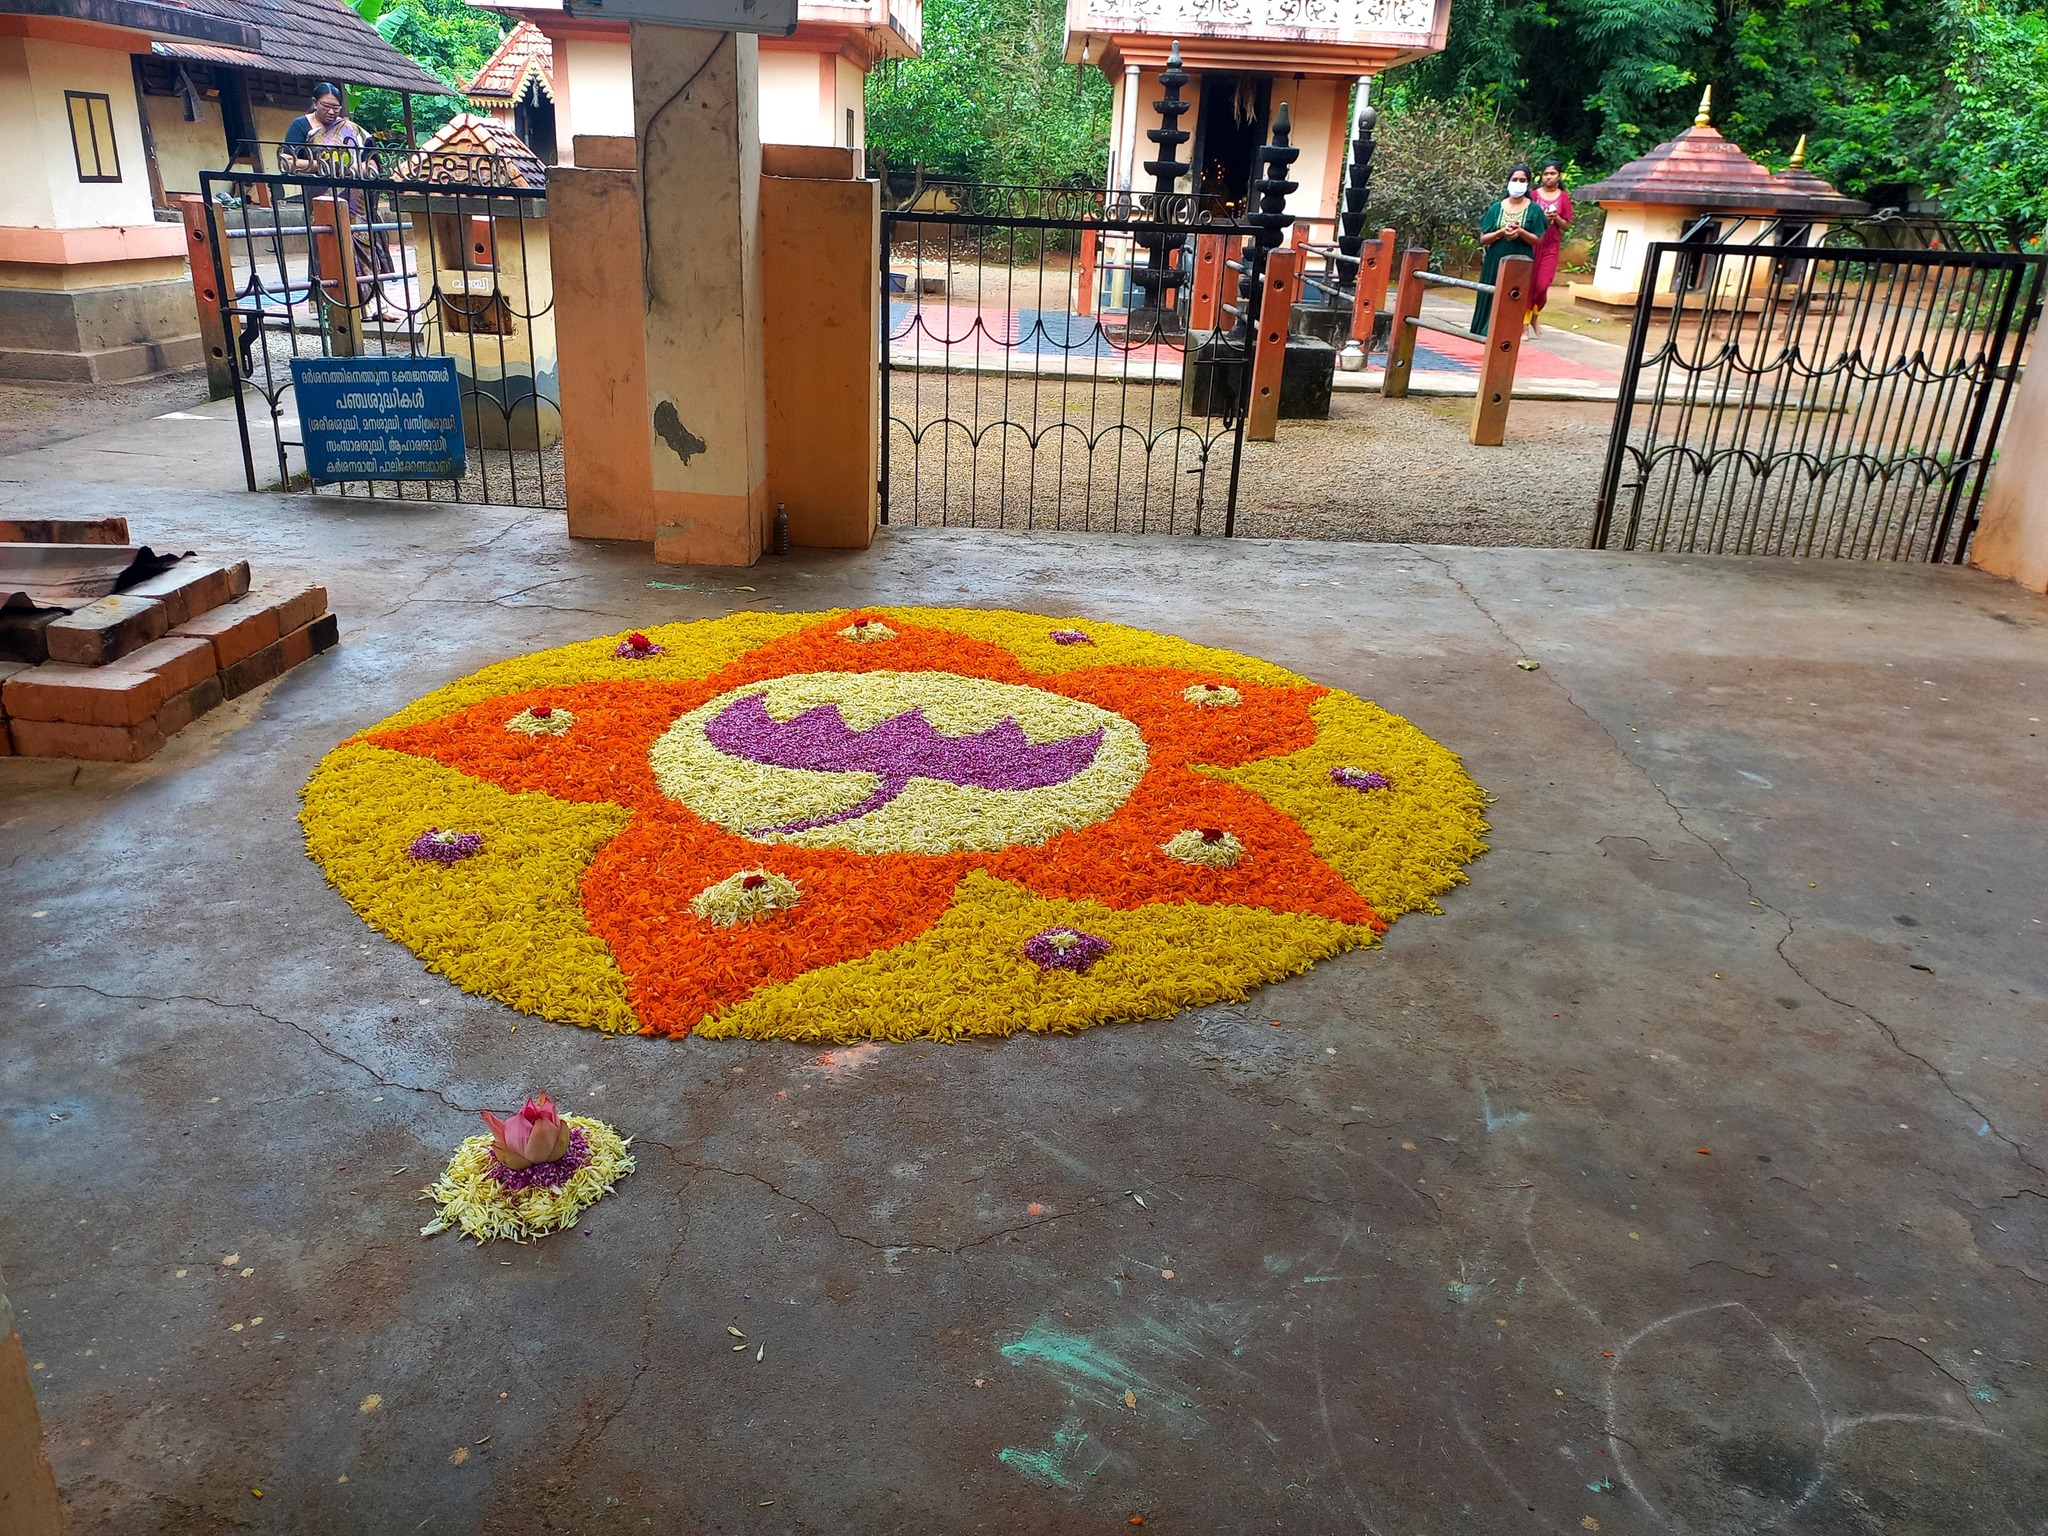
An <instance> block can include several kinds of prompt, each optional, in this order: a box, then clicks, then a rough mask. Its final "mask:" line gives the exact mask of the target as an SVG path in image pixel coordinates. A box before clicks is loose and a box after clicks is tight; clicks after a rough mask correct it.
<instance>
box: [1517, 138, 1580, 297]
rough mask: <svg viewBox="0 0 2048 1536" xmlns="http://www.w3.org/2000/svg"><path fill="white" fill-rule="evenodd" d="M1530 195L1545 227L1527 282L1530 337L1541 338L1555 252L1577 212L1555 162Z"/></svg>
mask: <svg viewBox="0 0 2048 1536" xmlns="http://www.w3.org/2000/svg"><path fill="white" fill-rule="evenodd" d="M1529 195H1530V196H1531V197H1532V198H1534V199H1535V200H1536V204H1537V206H1538V207H1540V208H1541V209H1542V210H1543V217H1544V220H1545V222H1546V223H1547V224H1548V226H1549V227H1548V228H1546V229H1545V230H1544V231H1543V238H1542V240H1540V241H1539V242H1538V243H1537V246H1536V271H1535V272H1534V274H1532V275H1531V277H1530V279H1529V334H1530V335H1531V336H1541V335H1542V334H1543V326H1542V324H1541V323H1540V321H1541V319H1542V315H1543V306H1544V305H1545V304H1547V303H1549V302H1550V285H1551V283H1552V282H1554V281H1555V280H1556V278H1557V253H1558V249H1559V247H1561V246H1562V245H1563V244H1564V237H1565V236H1566V235H1568V234H1570V233H1571V229H1572V222H1573V220H1575V219H1577V218H1578V216H1579V214H1578V210H1577V209H1575V208H1574V207H1572V195H1571V193H1569V192H1567V191H1565V189H1564V167H1563V166H1561V165H1559V164H1558V163H1557V162H1556V161H1555V160H1546V161H1544V162H1543V169H1542V171H1541V173H1540V179H1539V180H1538V181H1537V183H1536V185H1535V186H1533V187H1531V188H1530V189H1529Z"/></svg>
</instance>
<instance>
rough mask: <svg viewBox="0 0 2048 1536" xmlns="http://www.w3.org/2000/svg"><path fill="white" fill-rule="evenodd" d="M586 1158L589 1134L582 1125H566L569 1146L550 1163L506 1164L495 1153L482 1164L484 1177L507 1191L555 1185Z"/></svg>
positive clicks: (568, 1175) (553, 1186)
mask: <svg viewBox="0 0 2048 1536" xmlns="http://www.w3.org/2000/svg"><path fill="white" fill-rule="evenodd" d="M589 1161H590V1138H589V1137H588V1136H587V1135H585V1134H584V1131H583V1127H582V1126H580V1125H572V1126H570V1127H569V1150H568V1151H566V1152H564V1153H563V1154H562V1155H561V1156H560V1157H558V1158H556V1159H555V1160H554V1161H553V1162H552V1163H535V1164H534V1165H533V1166H532V1167H531V1168H507V1167H506V1166H505V1165H504V1164H503V1163H501V1162H499V1161H498V1160H497V1159H496V1158H495V1157H494V1158H492V1159H491V1160H490V1162H489V1164H488V1165H486V1167H485V1168H484V1176H485V1177H486V1178H490V1179H494V1180H496V1181H497V1182H498V1183H499V1184H500V1185H502V1186H503V1187H504V1190H505V1192H506V1193H507V1194H510V1195H516V1194H518V1193H520V1191H522V1190H528V1189H559V1188H561V1187H562V1186H563V1185H564V1184H566V1183H568V1182H569V1179H570V1176H571V1175H573V1174H574V1173H575V1172H576V1170H577V1169H579V1168H581V1167H583V1166H584V1165H585V1164H586V1163H588V1162H589Z"/></svg>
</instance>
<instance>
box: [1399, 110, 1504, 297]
mask: <svg viewBox="0 0 2048 1536" xmlns="http://www.w3.org/2000/svg"><path fill="white" fill-rule="evenodd" d="M1374 140H1375V143H1376V146H1377V147H1376V148H1375V150H1374V153H1373V167H1372V197H1371V201H1370V202H1369V203H1368V204H1367V207H1366V218H1367V225H1368V227H1369V228H1373V229H1377V228H1379V227H1380V226H1381V225H1390V226H1392V227H1393V228H1394V229H1395V230H1396V231H1398V232H1399V234H1400V237H1401V244H1402V245H1403V246H1409V245H1424V246H1428V247H1429V249H1430V250H1432V251H1433V252H1435V253H1436V256H1437V259H1438V261H1439V262H1441V261H1442V260H1444V259H1445V258H1447V257H1448V258H1451V259H1456V258H1457V257H1460V256H1466V255H1469V254H1470V253H1471V252H1472V250H1473V249H1474V248H1475V246H1476V244H1477V238H1478V233H1479V231H1478V223H1479V217H1480V215H1481V214H1483V213H1484V212H1485V211H1486V209H1487V208H1488V207H1489V206H1490V205H1491V204H1492V203H1493V202H1494V201H1495V200H1496V199H1498V198H1500V197H1501V196H1502V195H1503V194H1504V193H1505V192H1506V191H1507V186H1506V181H1507V171H1508V167H1509V166H1511V165H1513V164H1515V163H1516V162H1517V161H1519V160H1522V159H1525V158H1527V157H1526V156H1525V155H1524V153H1523V150H1522V146H1521V145H1520V144H1519V143H1518V142H1517V141H1516V138H1515V136H1514V134H1513V133H1512V132H1511V131H1510V130H1509V129H1508V128H1507V127H1506V126H1505V125H1504V124H1502V123H1501V122H1499V121H1497V120H1496V119H1495V118H1494V116H1493V115H1492V114H1491V113H1490V112H1489V111H1488V110H1487V109H1486V108H1485V107H1484V105H1483V104H1482V103H1481V102H1480V101H1479V100H1478V99H1476V98H1473V97H1466V98H1463V99H1462V100H1459V101H1455V102H1439V101H1433V100H1431V99H1430V98H1428V97H1426V96H1420V95H1416V94H1413V93H1406V94H1403V93H1394V94H1392V95H1391V96H1390V97H1388V98H1387V99H1385V100H1383V102H1382V105H1381V109H1380V116H1379V123H1378V126H1377V128H1376V129H1375V130H1374Z"/></svg>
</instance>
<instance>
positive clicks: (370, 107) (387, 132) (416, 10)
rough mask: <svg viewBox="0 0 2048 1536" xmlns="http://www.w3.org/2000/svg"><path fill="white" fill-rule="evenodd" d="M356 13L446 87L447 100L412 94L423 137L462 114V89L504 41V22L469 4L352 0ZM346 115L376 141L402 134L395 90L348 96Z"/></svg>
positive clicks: (427, 0) (453, 0) (442, 0)
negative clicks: (375, 135)
mask: <svg viewBox="0 0 2048 1536" xmlns="http://www.w3.org/2000/svg"><path fill="white" fill-rule="evenodd" d="M353 3H354V5H355V9H356V13H357V14H358V15H360V16H361V17H362V18H363V20H365V21H367V22H369V23H370V25H371V26H373V27H375V28H376V29H377V31H378V34H379V35H380V36H382V37H383V39H384V41H386V42H387V43H389V44H391V46H392V47H394V48H396V49H397V50H398V51H399V52H400V53H403V54H405V55H407V56H408V57H410V58H411V59H412V60H413V62H414V63H416V64H418V65H419V66H420V68H422V69H424V70H425V71H426V72H427V73H428V74H430V75H433V76H434V77H435V78H436V79H439V80H442V81H444V82H446V83H447V85H448V87H449V93H448V94H447V95H445V96H415V97H414V98H413V126H414V128H415V129H416V130H417V132H418V133H419V136H420V137H421V138H423V139H424V138H425V137H426V136H427V135H428V134H430V133H432V132H433V131H434V130H435V129H436V128H439V127H440V126H441V125H442V124H443V123H445V122H447V121H448V119H449V118H451V117H453V116H454V115H455V114H456V113H458V112H461V111H464V110H466V109H465V107H464V105H463V101H462V97H461V95H460V92H461V89H462V87H463V86H464V85H466V84H468V82H469V80H470V77H471V76H473V75H475V73H476V72H477V71H478V70H480V69H482V68H483V67H484V61H485V60H486V59H488V58H489V57H490V56H491V54H492V53H493V51H495V50H496V48H497V46H498V44H499V43H501V42H502V41H504V38H505V33H506V30H507V28H506V26H505V23H504V21H503V20H501V19H500V18H499V17H497V16H495V15H493V14H492V13H491V12H489V11H480V10H478V9H477V8H476V7H475V6H473V5H470V4H469V3H468V0H353ZM349 111H350V114H351V115H352V116H353V117H354V118H355V120H356V121H357V122H359V123H361V124H362V125H363V126H364V127H365V128H367V129H369V130H370V131H371V132H372V133H375V134H377V135H378V136H379V137H382V138H386V139H395V138H399V137H402V136H403V135H404V132H405V112H404V104H403V102H402V101H401V100H400V98H399V94H398V92H396V91H386V90H376V89H369V90H361V91H356V92H354V93H352V95H351V97H350V100H349Z"/></svg>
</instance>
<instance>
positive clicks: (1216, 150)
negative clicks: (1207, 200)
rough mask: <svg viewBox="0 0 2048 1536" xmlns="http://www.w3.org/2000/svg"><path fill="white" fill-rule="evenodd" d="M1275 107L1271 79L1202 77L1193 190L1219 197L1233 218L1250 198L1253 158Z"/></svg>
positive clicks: (1220, 76) (1196, 123)
mask: <svg viewBox="0 0 2048 1536" xmlns="http://www.w3.org/2000/svg"><path fill="white" fill-rule="evenodd" d="M1272 104H1273V77H1272V76H1271V75H1241V74H1205V75H1203V76H1202V105H1201V115H1200V116H1199V117H1198V118H1197V119H1196V121H1195V154H1194V163H1195V165H1196V166H1197V167H1198V175H1199V178H1200V179H1199V184H1198V185H1197V187H1196V189H1195V190H1196V191H1198V192H1200V193H1201V194H1202V195H1203V196H1205V197H1220V198H1222V199H1223V200H1224V202H1225V204H1226V206H1227V207H1228V209H1229V211H1230V212H1231V213H1233V214H1235V213H1241V212H1242V211H1243V210H1244V206H1245V200H1246V198H1247V197H1249V196H1250V194H1251V183H1252V158H1253V156H1254V155H1256V154H1257V153H1258V149H1259V146H1260V145H1261V144H1263V143H1265V142H1266V119H1267V117H1268V116H1269V115H1270V113H1271V110H1272Z"/></svg>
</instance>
